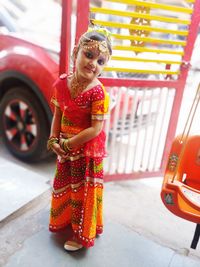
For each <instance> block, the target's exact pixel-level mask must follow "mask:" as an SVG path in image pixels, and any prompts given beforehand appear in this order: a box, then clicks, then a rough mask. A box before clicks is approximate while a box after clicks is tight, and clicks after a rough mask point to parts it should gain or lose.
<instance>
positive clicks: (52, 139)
mask: <svg viewBox="0 0 200 267" xmlns="http://www.w3.org/2000/svg"><path fill="white" fill-rule="evenodd" d="M58 143H59V138H58V137H54V136H50V137H49V139H48V141H47V149H48V150H52V148H53V145H54V144H58Z"/></svg>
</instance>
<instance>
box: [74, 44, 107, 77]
mask: <svg viewBox="0 0 200 267" xmlns="http://www.w3.org/2000/svg"><path fill="white" fill-rule="evenodd" d="M75 60H76V62H75V66H76V72H77V75H78V78H79V79H81V78H84V79H87V80H91V81H92V80H93V79H94V78H97V77H98V76H99V75H100V74H101V72H102V70H103V68H104V67H105V65H106V63H107V62H108V60H109V55H108V53H101V52H99V49H98V47H94V46H93V45H92V44H90V42H88V44H87V47H85V46H83V47H79V50H78V52H77V54H76V58H75Z"/></svg>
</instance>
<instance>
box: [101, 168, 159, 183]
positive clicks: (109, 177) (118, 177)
mask: <svg viewBox="0 0 200 267" xmlns="http://www.w3.org/2000/svg"><path fill="white" fill-rule="evenodd" d="M161 176H163V172H161V171H157V172H148V171H145V172H134V173H117V174H105V175H104V181H105V182H111V181H123V180H133V179H142V178H150V177H161Z"/></svg>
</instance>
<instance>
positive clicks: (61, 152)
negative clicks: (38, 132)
mask: <svg viewBox="0 0 200 267" xmlns="http://www.w3.org/2000/svg"><path fill="white" fill-rule="evenodd" d="M52 150H53V152H54V153H56V154H57V155H58V156H60V157H61V158H65V157H66V156H67V154H66V152H65V151H64V150H63V149H62V148H61V147H60V145H59V144H57V143H55V144H53V145H52Z"/></svg>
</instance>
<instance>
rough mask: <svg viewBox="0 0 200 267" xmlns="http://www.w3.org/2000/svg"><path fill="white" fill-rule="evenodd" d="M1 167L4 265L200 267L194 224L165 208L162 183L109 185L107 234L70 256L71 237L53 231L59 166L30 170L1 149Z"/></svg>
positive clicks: (0, 236) (1, 252) (158, 180)
mask: <svg viewBox="0 0 200 267" xmlns="http://www.w3.org/2000/svg"><path fill="white" fill-rule="evenodd" d="M1 155H3V157H1ZM0 168H1V170H2V171H1V176H0V177H1V179H0V186H1V189H2V191H1V195H0V205H1V209H0V218H1V222H0V240H1V242H0V266H5V267H33V266H34V267H40V266H46V267H55V266H59V267H62V266H63V267H64V266H65V267H67V266H70V267H72V266H77V267H79V266H83V267H86V266H91V267H94V266H95V267H98V266H99V267H114V266H123V267H151V266H152V267H165V266H166V267H199V266H200V244H199V245H198V246H197V249H196V250H193V249H190V244H191V240H192V237H193V234H194V230H195V224H193V223H191V222H188V221H186V220H183V219H181V218H178V217H176V216H174V215H173V214H171V213H170V212H169V211H168V210H167V209H166V208H165V207H164V205H163V204H162V202H161V199H160V189H161V184H162V178H148V179H141V180H133V181H122V182H110V183H106V184H105V194H104V218H105V232H104V234H103V235H102V236H101V237H100V238H98V239H97V240H96V244H95V246H94V247H93V248H91V249H88V250H84V249H83V250H81V251H78V252H74V253H67V252H65V251H64V250H63V243H64V241H65V239H66V237H67V235H68V233H67V232H64V233H62V234H59V235H55V234H51V233H49V231H48V217H49V203H50V184H51V182H52V177H53V175H52V174H53V172H54V162H49V163H46V164H39V165H38V164H36V165H26V164H23V163H21V162H19V161H17V160H16V159H14V158H12V156H11V155H10V154H8V153H7V152H6V150H5V149H4V148H3V147H2V146H0ZM27 177H30V178H29V179H28V178H27ZM34 178H35V180H34ZM13 179H15V181H14V180H13ZM11 181H12V183H11ZM11 184H12V186H11ZM22 185H23V186H22ZM31 188H32V189H33V190H32V191H33V194H32V195H30V193H29V192H30V189H31ZM9 190H10V191H9ZM22 200H23V201H22ZM6 211H7V214H6V215H5V212H6Z"/></svg>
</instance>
